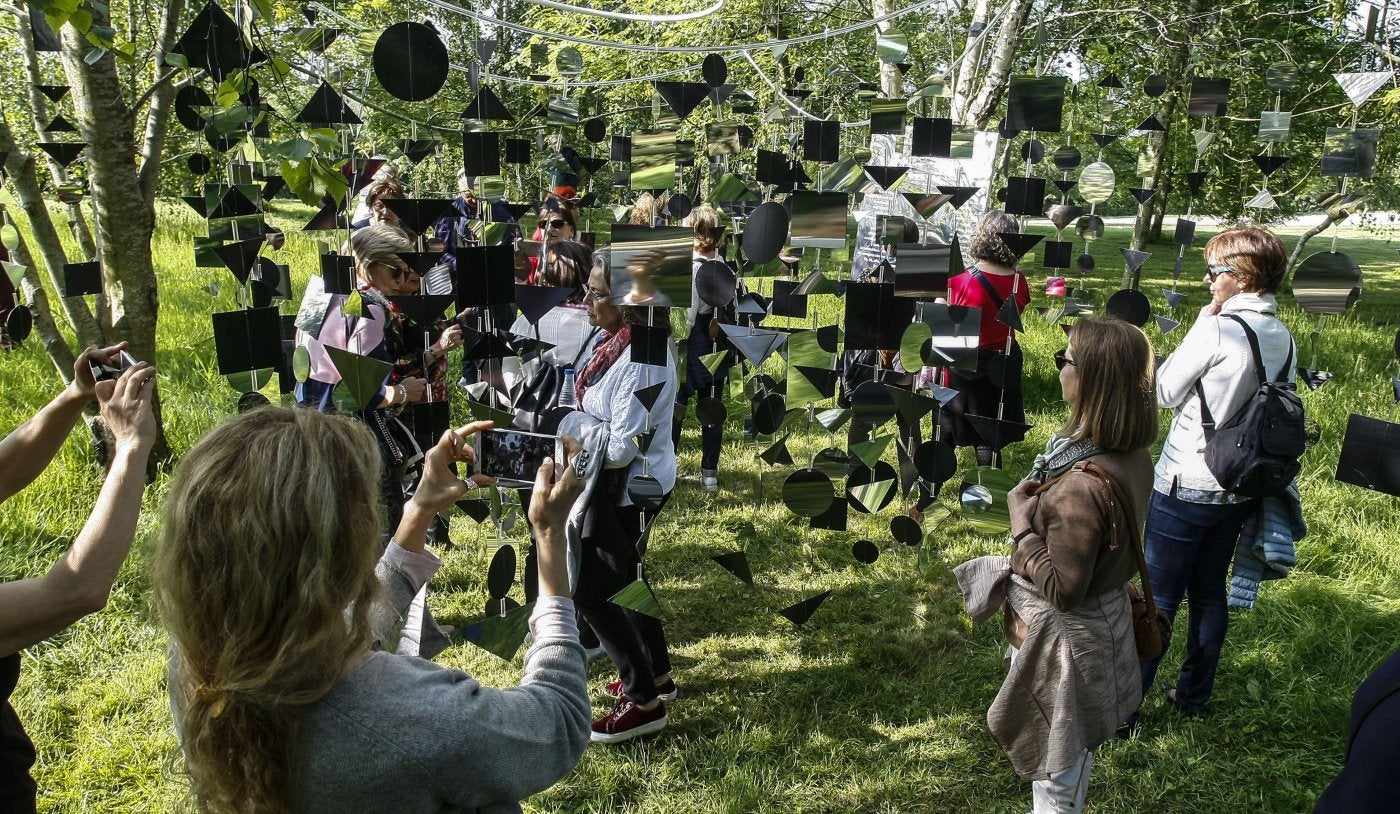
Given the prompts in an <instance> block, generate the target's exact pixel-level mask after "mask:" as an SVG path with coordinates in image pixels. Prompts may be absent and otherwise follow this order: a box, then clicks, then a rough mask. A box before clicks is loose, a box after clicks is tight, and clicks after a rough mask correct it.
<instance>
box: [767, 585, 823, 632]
mask: <svg viewBox="0 0 1400 814" xmlns="http://www.w3.org/2000/svg"><path fill="white" fill-rule="evenodd" d="M829 596H831V591H829V590H828V591H822V592H821V593H819V594H817V595H816V596H813V597H809V598H807V599H804V600H802V601H801V602H798V603H797V604H796V605H790V606H788V607H786V608H783V609H782V610H780V611H778V615H779V616H781V617H783V618H784V619H786V620H788V621H789V622H792V623H793V624H794V625H797V626H798V627H802V626H803V625H804V624H806V623H807V620H808V619H811V618H812V614H814V613H816V612H817V608H820V607H821V605H822V603H823V602H825V601H826V598H827V597H829Z"/></svg>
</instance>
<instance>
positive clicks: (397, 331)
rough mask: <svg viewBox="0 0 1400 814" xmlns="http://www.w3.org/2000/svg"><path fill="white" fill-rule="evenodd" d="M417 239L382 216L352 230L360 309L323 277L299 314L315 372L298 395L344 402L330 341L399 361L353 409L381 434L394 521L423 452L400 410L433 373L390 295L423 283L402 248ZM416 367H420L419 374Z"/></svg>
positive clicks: (300, 337)
mask: <svg viewBox="0 0 1400 814" xmlns="http://www.w3.org/2000/svg"><path fill="white" fill-rule="evenodd" d="M412 250H413V244H412V243H410V242H409V240H408V238H407V237H406V236H405V235H404V233H403V231H402V230H401V229H399V228H397V227H394V226H390V225H388V224H383V223H376V224H374V225H371V226H367V227H365V228H363V229H360V230H359V231H357V232H355V233H354V234H352V235H351V236H350V255H351V257H352V258H353V260H354V267H355V275H356V279H357V283H358V285H357V287H356V294H357V295H358V297H357V299H358V301H359V308H360V311H359V312H358V313H356V312H354V311H353V309H352V310H351V312H347V310H346V306H347V304H348V303H349V301H350V299H351V298H350V297H348V296H346V295H331V294H326V293H325V292H324V290H323V289H322V288H321V286H320V284H319V282H320V281H319V278H313V283H312V284H311V285H309V286H308V287H307V293H306V296H305V297H304V298H303V300H302V307H301V310H300V311H299V313H298V314H297V344H298V345H302V346H304V347H305V348H306V350H307V357H308V360H309V363H310V364H309V367H310V373H309V376H308V377H307V379H306V381H304V382H302V383H301V384H299V385H298V387H297V400H298V401H299V402H301V403H302V404H303V405H306V406H308V407H315V408H316V409H319V410H331V409H333V408H338V407H339V408H342V409H343V408H344V405H347V401H346V400H345V399H344V398H342V397H345V396H348V387H346V386H341V385H342V381H343V379H344V378H346V376H345V374H344V372H343V371H341V370H340V369H339V368H337V367H336V365H335V363H334V361H333V360H332V359H331V356H330V354H329V353H328V352H327V350H326V349H327V348H338V349H340V350H345V351H350V352H351V353H354V354H357V355H360V356H368V357H370V358H372V359H377V360H379V361H381V362H385V363H387V364H389V365H390V366H391V369H390V372H389V373H388V374H387V375H386V376H385V377H384V380H383V383H382V384H380V386H379V389H378V392H377V393H376V394H375V395H373V396H371V397H370V400H369V403H368V404H367V405H365V406H364V408H363V409H360V410H353V408H352V411H353V412H355V413H356V414H357V415H358V417H360V418H361V419H362V420H363V421H364V422H365V424H366V425H367V426H369V428H370V430H371V431H372V432H373V434H374V436H375V438H376V439H377V440H378V442H379V448H380V452H381V454H382V456H383V459H384V465H383V467H382V468H381V472H382V475H383V476H382V478H381V484H380V486H381V489H380V492H381V499H382V500H383V503H384V505H385V506H386V507H387V509H388V512H389V519H390V523H391V527H392V524H393V523H396V522H398V518H399V516H400V514H401V513H402V510H403V504H404V480H405V479H406V478H407V479H411V475H412V472H413V467H414V465H415V464H416V463H417V462H418V461H419V460H420V459H421V457H422V456H421V454H420V453H419V452H418V450H417V448H416V444H414V443H413V441H412V434H411V433H409V431H408V430H407V428H405V427H404V426H403V424H402V423H401V422H400V421H399V420H398V418H397V416H398V413H400V412H402V411H403V409H404V408H405V407H407V406H409V405H411V404H416V403H418V402H420V401H422V400H423V399H424V398H425V394H426V393H427V381H426V379H424V378H423V376H422V375H421V374H422V370H423V367H422V364H421V363H419V362H418V359H419V358H420V357H422V356H423V354H415V353H413V352H412V351H411V350H410V349H409V346H408V344H407V343H406V342H405V339H404V319H403V316H402V315H401V314H400V313H399V310H398V308H396V307H395V306H394V304H393V303H392V302H390V301H389V299H388V298H389V297H394V296H399V295H405V294H412V293H415V292H416V291H417V290H418V289H417V286H418V282H417V274H416V273H414V271H413V270H412V269H411V268H410V267H409V266H408V263H407V262H405V261H404V259H403V258H402V257H401V256H400V253H404V252H411V251H412ZM460 342H461V334H460V331H449V332H445V333H443V334H442V335H441V336H440V337H439V338H438V339H437V341H436V342H434V343H432V344H431V345H430V347H429V348H428V354H427V356H428V358H430V359H436V360H440V359H441V358H442V357H443V356H445V355H446V353H447V352H448V351H449V350H451V348H452V347H454V346H455V345H456V344H460ZM413 371H417V373H416V374H414V373H413Z"/></svg>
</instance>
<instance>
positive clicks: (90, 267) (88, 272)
mask: <svg viewBox="0 0 1400 814" xmlns="http://www.w3.org/2000/svg"><path fill="white" fill-rule="evenodd" d="M101 293H102V264H101V263H99V262H97V261H93V262H91V263H64V264H63V295H64V296H65V297H77V296H80V295H83V294H101Z"/></svg>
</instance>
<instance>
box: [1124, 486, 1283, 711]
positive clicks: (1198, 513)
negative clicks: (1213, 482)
mask: <svg viewBox="0 0 1400 814" xmlns="http://www.w3.org/2000/svg"><path fill="white" fill-rule="evenodd" d="M1255 508H1257V507H1256V505H1255V503H1254V501H1245V502H1243V503H1226V504H1212V503H1188V502H1187V501H1184V500H1180V499H1178V498H1175V497H1171V496H1169V495H1164V494H1162V493H1161V492H1153V493H1152V505H1151V507H1150V508H1149V509H1148V512H1147V533H1146V537H1145V554H1146V558H1147V572H1148V575H1149V576H1150V577H1151V579H1152V595H1153V598H1154V599H1156V601H1157V607H1159V608H1161V609H1162V610H1163V611H1165V612H1166V614H1167V616H1169V617H1171V618H1172V620H1173V621H1175V620H1176V611H1177V608H1178V607H1180V605H1181V599H1182V597H1183V596H1187V597H1189V598H1188V603H1189V607H1190V610H1191V618H1190V623H1189V625H1188V626H1187V634H1186V659H1185V661H1183V662H1182V663H1181V674H1180V675H1179V676H1178V677H1177V680H1176V703H1177V706H1179V707H1181V708H1182V709H1185V710H1187V711H1190V712H1204V711H1205V709H1206V703H1207V702H1208V701H1209V700H1210V694H1211V690H1212V689H1214V687H1215V670H1216V667H1218V666H1219V664H1220V648H1221V646H1222V645H1223V644H1224V643H1225V631H1226V629H1227V628H1228V627H1229V625H1230V616H1229V612H1228V608H1227V606H1226V598H1227V594H1228V591H1229V584H1228V579H1229V573H1230V563H1231V561H1232V560H1233V559H1234V555H1235V545H1236V543H1237V542H1238V541H1239V537H1240V528H1241V527H1242V526H1243V525H1244V521H1245V518H1246V517H1248V516H1249V514H1250V513H1251V512H1253V511H1254V510H1255ZM1173 632H1174V633H1175V636H1176V637H1179V636H1180V634H1181V628H1180V627H1179V626H1175V625H1174V626H1173ZM1160 662H1161V659H1160V658H1157V659H1154V660H1152V661H1144V662H1142V691H1143V696H1144V697H1146V695H1147V692H1148V691H1149V690H1150V689H1152V682H1153V681H1154V680H1155V679H1156V676H1157V665H1158V664H1159V663H1160Z"/></svg>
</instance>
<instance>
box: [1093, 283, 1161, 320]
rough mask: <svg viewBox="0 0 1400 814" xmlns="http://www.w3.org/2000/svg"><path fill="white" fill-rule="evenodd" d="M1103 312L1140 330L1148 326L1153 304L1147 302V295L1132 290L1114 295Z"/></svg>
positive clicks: (1125, 290) (1105, 304)
mask: <svg viewBox="0 0 1400 814" xmlns="http://www.w3.org/2000/svg"><path fill="white" fill-rule="evenodd" d="M1103 310H1104V313H1106V314H1112V315H1113V316H1115V317H1118V318H1119V319H1121V320H1123V321H1124V322H1128V323H1131V324H1133V325H1136V326H1138V327H1139V328H1141V327H1142V326H1144V325H1146V324H1147V320H1148V319H1149V318H1151V316H1152V304H1151V303H1149V302H1148V301H1147V295H1145V294H1143V293H1142V292H1141V291H1137V290H1134V289H1131V288H1125V289H1123V290H1121V291H1118V292H1116V293H1114V295H1113V296H1111V297H1109V298H1108V302H1106V303H1104V306H1103Z"/></svg>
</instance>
